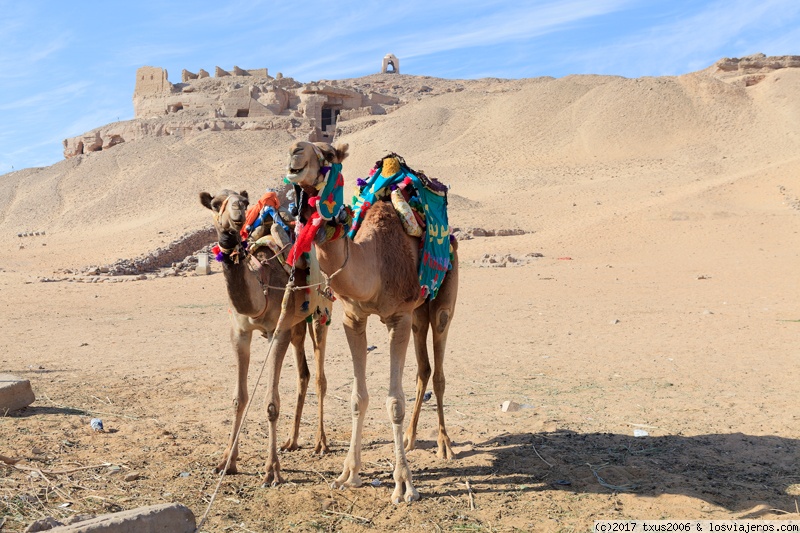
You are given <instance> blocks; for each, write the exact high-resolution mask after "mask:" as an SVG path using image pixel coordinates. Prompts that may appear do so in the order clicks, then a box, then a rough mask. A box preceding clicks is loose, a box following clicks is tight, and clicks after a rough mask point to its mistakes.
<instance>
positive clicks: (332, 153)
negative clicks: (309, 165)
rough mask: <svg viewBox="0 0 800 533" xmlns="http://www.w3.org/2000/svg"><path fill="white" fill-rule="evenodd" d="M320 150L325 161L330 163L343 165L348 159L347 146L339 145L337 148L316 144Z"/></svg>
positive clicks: (326, 144)
mask: <svg viewBox="0 0 800 533" xmlns="http://www.w3.org/2000/svg"><path fill="white" fill-rule="evenodd" d="M314 144H315V145H316V146H317V148H319V149H320V151H321V152H322V155H323V156H324V157H325V161H328V162H329V163H341V162H342V161H344V158H345V157H347V148H348V145H347V144H337V145H336V147H333V146H331V145H330V144H328V143H314Z"/></svg>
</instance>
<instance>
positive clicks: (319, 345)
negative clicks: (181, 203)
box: [200, 189, 329, 484]
mask: <svg viewBox="0 0 800 533" xmlns="http://www.w3.org/2000/svg"><path fill="white" fill-rule="evenodd" d="M200 202H201V203H202V204H203V205H204V206H205V207H207V208H208V209H210V210H211V211H212V213H213V215H214V227H215V228H216V230H217V238H218V240H219V247H220V255H219V259H221V260H222V272H223V275H224V277H225V285H226V287H227V291H228V299H229V300H230V304H231V307H232V309H231V333H230V335H231V344H232V345H233V349H234V352H235V355H236V366H237V381H236V389H235V393H234V398H233V404H234V411H235V413H234V420H233V426H232V428H231V435H230V438H229V441H228V446H227V448H226V449H225V452H224V453H223V456H222V460H221V461H220V462H219V464H218V465H217V467H216V471H217V472H220V471H222V470H223V469H226V465H227V470H226V472H227V473H229V474H235V473H236V472H237V470H238V469H237V465H236V461H237V459H238V456H239V446H238V441H236V442H235V439H236V435H237V433H238V431H239V427H240V426H241V423H242V417H243V414H244V410H245V406H246V405H247V401H248V396H249V395H248V391H247V374H248V368H249V366H250V343H251V340H252V338H253V333H261V334H262V335H264V336H265V337H267V338H272V336H273V334H274V335H275V339H274V340H273V342H272V343H271V344H270V346H271V349H270V352H269V354H268V355H267V358H268V361H267V371H268V377H267V396H268V398H269V399H270V404H269V408H268V413H267V415H268V419H269V451H268V453H267V463H266V474H265V476H264V480H263V481H264V483H273V484H276V483H281V482H282V481H283V479H282V477H281V474H280V463H279V461H278V450H277V440H276V439H277V430H276V426H277V420H278V414H279V409H280V397H279V395H278V380H279V378H280V371H281V366H282V364H283V358H284V356H285V355H286V350H287V349H288V346H289V344H290V343H291V345H292V346H293V348H294V354H295V359H296V361H297V372H298V375H297V406H296V408H295V416H294V428H293V431H292V436H291V437H290V438H289V439H288V440H287V441H286V443H285V444H284V445H283V446H282V447H281V448H282V449H284V450H294V449H296V448H297V447H298V445H297V440H298V435H299V431H300V417H301V415H302V412H303V404H304V402H305V396H306V391H307V389H308V382H309V377H310V373H309V370H308V364H307V362H306V354H305V349H304V346H303V344H304V341H305V335H306V318H307V317H308V316H309V315H310V314H311V312H312V311H313V309H310V310H309V309H305V308H304V305H303V304H304V301H305V300H304V298H303V297H301V295H300V293H298V292H292V293H291V295H290V296H289V299H288V300H287V301H286V304H287V313H286V315H287V316H286V318H285V319H284V322H283V324H282V327H281V329H280V330H278V331H276V327H277V326H278V319H279V317H280V315H281V306H282V301H283V297H284V287H285V286H286V284H287V283H288V281H289V275H288V273H287V272H286V271H285V269H284V268H283V266H282V265H281V264H280V263H279V261H278V254H273V253H272V252H271V251H270V252H267V253H266V254H263V255H262V254H260V253H259V254H258V255H259V256H261V260H259V259H257V258H256V256H255V255H250V254H248V253H247V252H246V250H245V249H244V246H243V244H242V238H241V234H240V232H241V229H242V227H243V226H244V225H245V220H246V211H247V208H248V204H249V199H248V195H247V192H246V191H242V192H239V193H237V192H234V191H231V190H227V189H226V190H223V191H222V192H220V193H219V194H217V195H216V196H213V197H212V196H211V194H209V193H207V192H201V193H200ZM298 281H303V282H304V281H305V280H298ZM303 282H301V283H298V285H304V284H305V283H303ZM308 329H309V331H310V333H311V340H312V344H313V349H314V362H315V363H316V385H317V398H318V401H319V404H318V416H319V420H318V422H317V433H316V437H315V446H314V451H315V453H327V452H328V451H329V449H328V443H327V438H326V436H325V427H324V424H323V410H324V409H323V403H324V399H325V392H326V389H327V380H326V378H325V370H324V363H325V341H326V335H327V325H325V324H323V323H322V321H320V320H313V321H312V324H311V325H309V326H308ZM273 332H274V333H273Z"/></svg>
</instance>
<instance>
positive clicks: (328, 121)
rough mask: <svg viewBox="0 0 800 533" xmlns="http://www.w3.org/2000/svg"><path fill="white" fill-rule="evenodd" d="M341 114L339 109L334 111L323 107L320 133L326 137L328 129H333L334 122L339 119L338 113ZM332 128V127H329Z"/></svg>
mask: <svg viewBox="0 0 800 533" xmlns="http://www.w3.org/2000/svg"><path fill="white" fill-rule="evenodd" d="M340 112H341V110H340V109H334V108H332V107H323V108H322V133H323V134H325V135H327V134H328V129H331V130H333V129H335V127H336V121H337V120H338V118H339V113H340ZM331 126H333V127H331Z"/></svg>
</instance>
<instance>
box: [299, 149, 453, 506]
mask: <svg viewBox="0 0 800 533" xmlns="http://www.w3.org/2000/svg"><path fill="white" fill-rule="evenodd" d="M347 149H348V146H347V145H341V146H336V147H335V148H334V147H332V146H331V145H329V144H327V143H309V142H304V141H299V142H296V143H295V144H294V145H292V147H291V149H290V152H289V166H288V169H287V170H288V174H287V178H288V179H289V180H290V181H292V182H293V183H295V184H297V185H299V186H300V187H301V188H302V189H303V190H304V191H305V193H306V194H307V195H309V196H311V197H313V196H315V195H316V194H319V193H318V192H317V191H318V189H319V187H320V186H321V183H320V182H321V176H323V175H324V173H325V172H324V170H323V168H324V166H325V165H332V164H337V163H338V164H341V162H342V161H343V160H344V159H345V158H346V157H347ZM322 200H324V198H322V199H321V200H320V201H322ZM323 203H324V202H323ZM336 223H337V222H336V219H333V220H331V221H329V222H327V224H328V225H331V224H336ZM443 237H444V235H443ZM423 238H425V237H424V236H423ZM456 250H457V243H456V242H455V241H453V243H452V269H451V270H450V271H449V272H447V274H446V276H445V278H444V282H443V284H442V285H441V287H440V289H439V292H438V295H437V296H436V298H434V299H429V298H426V297H425V296H426V295H421V291H420V281H419V276H418V273H417V268H418V261H419V256H420V238H415V237H411V236H409V235H408V234H407V233H406V231H405V229H404V227H403V225H402V224H401V221H400V219H399V217H398V215H397V213H396V211H395V209H394V208H393V207H392V204H391V203H389V202H385V201H376V202H375V203H374V204H373V205H372V206H371V207H369V208H368V211H367V212H366V216H365V218H364V220H363V222H362V223H361V226H360V228H359V229H358V232H357V234H356V236H355V238H354V239H352V240H351V239H350V238H348V237H343V238H339V239H336V240H329V241H327V242H323V243H320V242H317V245H316V254H317V258H318V260H319V264H320V268H321V269H322V271H323V273H325V274H326V275H328V276H330V279H329V282H330V285H331V288H332V289H333V291H334V293H335V294H336V296H337V297H338V298H339V300H341V302H342V304H343V306H344V330H345V334H346V336H347V342H348V344H349V346H350V351H351V355H352V360H353V376H354V382H353V390H352V396H351V411H352V436H351V440H350V448H349V451H348V454H347V457H346V459H345V461H344V468H343V471H342V474H341V475H340V476H339V477H338V478H337V479H336V480H335V481H334V482H333V484H332V485H333V486H334V487H336V488H344V487H358V486H360V485H361V484H362V481H361V478H360V477H359V471H360V470H361V434H362V428H363V424H364V416H365V413H366V410H367V406H368V404H369V393H368V391H367V385H366V363H367V338H366V326H367V318H368V317H369V315H373V314H374V315H378V316H379V317H380V319H381V321H382V322H383V323H384V324H386V327H387V329H388V333H389V345H390V349H389V351H390V378H389V381H390V382H389V395H388V398H387V401H386V408H387V410H388V412H389V417H390V419H391V422H392V433H393V438H394V447H395V456H396V461H395V468H394V480H395V488H394V491H393V493H392V501H393V502H394V503H400V502H402V501H406V502H411V501H414V500H418V499H419V493H418V492H417V490H416V489H415V488H414V485H413V483H412V479H411V470H410V468H409V466H408V462H407V460H406V454H405V452H406V451H407V450H411V449H413V448H414V446H415V442H416V428H417V422H418V420H419V414H420V408H421V406H422V401H423V395H424V394H425V389H426V387H427V384H428V379H429V378H430V375H431V366H430V362H429V357H428V350H427V347H426V340H427V335H428V330H429V328H430V329H431V330H432V336H433V351H434V370H433V388H434V392H435V394H436V407H437V411H438V416H439V436H438V451H437V455H438V456H439V457H440V458H444V459H451V458H452V457H453V449H452V444H451V442H450V438H449V437H448V435H447V431H446V429H445V423H444V408H443V397H444V391H445V376H444V366H443V364H444V353H445V344H446V341H447V333H448V330H449V327H450V322H451V319H452V316H453V312H454V310H455V303H456V296H457V291H458V255H457V251H456ZM412 330H413V332H414V346H415V349H416V357H417V383H416V401H415V403H414V410H413V414H412V417H411V421H410V423H409V426H408V429H407V430H406V431H405V434H403V427H402V425H403V421H404V417H405V396H404V393H403V387H402V377H403V366H404V364H405V356H406V351H407V348H408V342H409V337H410V335H411V332H412Z"/></svg>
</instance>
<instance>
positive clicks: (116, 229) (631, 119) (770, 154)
mask: <svg viewBox="0 0 800 533" xmlns="http://www.w3.org/2000/svg"><path fill="white" fill-rule="evenodd" d="M720 73H722V74H726V73H725V72H722V71H721V70H720V69H719V68H717V69H713V68H710V69H708V70H706V71H702V72H697V73H691V74H687V75H684V76H679V77H646V78H638V79H625V78H621V77H615V76H567V77H564V78H561V79H552V78H537V79H526V80H499V79H485V80H437V79H435V78H428V77H425V78H420V77H415V76H407V75H403V76H397V77H395V78H391V77H390V79H394V80H397V81H396V82H395V85H394V90H395V92H396V93H398V94H400V95H407V94H408V93H409V92H412V93H413V91H414V90H423V91H427V92H428V93H430V94H431V95H428V96H427V97H425V98H422V97H420V98H418V99H413V98H411V99H409V98H406V99H407V100H408V103H407V104H406V105H404V106H402V107H400V108H399V109H398V110H397V111H395V112H393V113H390V114H388V115H385V116H367V117H362V118H357V119H354V120H349V121H344V122H342V123H341V125H340V129H341V133H340V134H339V136H338V139H337V140H338V141H340V142H347V143H349V144H350V146H351V157H350V159H349V160H348V161H347V162H346V164H345V169H344V170H345V177H346V178H347V179H349V180H353V181H354V180H355V178H357V177H361V176H363V175H364V174H365V173H366V171H367V170H368V169H369V168H370V167H371V166H372V164H373V162H374V161H375V160H376V159H377V158H379V157H380V156H381V155H383V154H384V153H386V152H388V151H395V152H397V153H400V154H402V155H404V156H405V157H406V159H407V161H408V162H409V164H411V165H412V166H413V167H416V168H418V169H422V170H425V171H426V172H427V173H428V174H429V175H432V176H436V177H438V178H439V179H441V180H442V181H444V182H446V183H449V184H450V185H451V186H452V202H451V203H452V207H453V212H452V215H451V218H452V222H453V224H454V225H455V226H459V227H464V228H469V227H491V228H515V229H522V230H525V231H527V232H538V233H540V234H542V235H548V234H547V233H546V232H548V231H555V232H561V233H563V232H565V231H567V232H568V231H570V230H575V231H577V232H578V234H581V232H583V231H585V230H586V229H588V228H589V227H594V226H597V225H598V224H600V225H601V226H600V227H602V224H603V223H609V224H614V223H615V221H619V220H620V219H621V217H625V216H626V215H629V214H634V213H638V212H651V211H652V212H654V213H655V211H653V210H658V209H665V210H667V211H669V210H671V209H673V208H672V207H668V206H669V205H671V204H675V203H679V204H680V203H683V204H688V203H691V202H697V201H699V199H700V198H701V197H703V195H708V194H710V191H711V190H712V189H715V188H718V187H723V188H724V192H720V191H718V192H717V193H716V195H717V196H719V195H721V194H724V195H726V205H725V206H722V207H720V208H719V209H720V210H721V211H726V212H728V211H731V212H747V211H749V210H754V209H755V210H760V209H774V210H775V211H776V212H782V213H784V214H785V213H786V210H785V209H784V207H785V206H783V205H782V204H783V202H784V201H785V200H786V198H789V199H790V200H791V198H793V197H796V195H798V194H800V190H797V189H798V186H797V181H796V178H794V176H796V175H797V169H798V166H799V165H800V160H798V154H800V150H799V148H800V98H799V97H798V96H800V94H798V93H800V69H798V68H791V67H790V68H780V69H773V70H768V71H767V72H766V73H763V74H760V75H759V79H758V82H757V83H755V84H754V85H750V86H748V85H747V84H746V83H736V82H732V81H731V80H730V79H725V77H724V76H721V75H719V74H720ZM385 77H386V75H383V78H385ZM376 78H379V77H376V76H371V77H366V78H360V79H356V80H344V81H343V82H340V83H343V84H346V85H350V86H358V85H359V84H362V85H363V84H368V83H372V84H373V85H374V84H375V82H376ZM734 81H741V79H740V78H735V79H734ZM380 83H382V82H380ZM420 87H422V89H419V88H420ZM293 140H294V139H293V138H292V137H291V136H290V135H289V134H288V133H286V132H279V131H232V132H208V133H205V134H201V135H198V136H195V137H191V138H187V139H180V138H176V137H157V138H145V139H140V140H137V141H134V142H128V143H124V144H121V145H118V146H115V147H113V148H112V149H109V150H106V151H103V152H96V153H91V154H86V155H82V156H79V157H76V158H73V159H69V160H65V161H62V162H60V163H57V164H55V165H53V166H51V167H48V168H35V169H27V170H22V171H19V172H15V173H11V174H7V175H5V176H2V177H0V180H2V181H1V182H0V183H2V187H1V188H0V215H1V216H2V228H3V233H4V234H5V236H6V238H16V235H17V234H18V233H20V232H26V231H42V230H44V231H47V235H48V238H47V246H48V248H47V253H46V254H43V253H42V252H43V250H38V249H35V247H28V252H29V253H28V257H30V258H31V259H35V258H37V257H38V256H40V255H45V256H46V255H52V254H59V255H61V260H62V261H65V262H67V263H68V265H63V266H80V263H83V264H89V263H103V262H110V261H114V260H116V259H118V258H121V257H132V256H136V255H139V254H142V253H144V252H147V251H148V250H151V249H153V248H155V247H158V246H161V245H163V244H165V243H167V242H170V241H171V240H173V239H175V238H178V237H180V236H181V235H183V234H185V233H186V232H189V231H193V230H195V229H198V228H201V227H205V226H207V225H208V223H209V220H208V213H207V212H206V210H205V209H203V208H202V207H201V206H200V205H199V204H198V202H197V200H196V198H197V193H198V192H199V191H201V190H209V191H216V190H217V189H219V188H221V187H223V186H225V187H233V188H237V189H248V190H249V191H250V192H251V193H253V195H257V194H258V193H259V192H260V191H262V190H263V189H264V188H266V187H276V186H280V184H281V176H282V174H283V169H284V166H285V154H286V150H287V148H288V147H289V145H290V144H291V143H292V141H293ZM757 184H760V185H757ZM757 186H758V187H761V188H760V189H759V194H758V195H753V194H752V193H753V189H754V188H755V187H757ZM779 186H780V187H783V189H781V190H780V191H779V189H778V187H779ZM675 209H677V208H675ZM653 216H657V215H655V214H653ZM596 231H597V232H598V234H603V233H604V232H603V230H596ZM568 235H569V233H564V234H563V236H564V237H566V236H568ZM101 243H102V245H101ZM31 248H34V249H31ZM75 249H80V250H81V253H80V254H78V256H77V257H75V258H74V259H73V258H71V255H70V254H66V251H68V250H75ZM62 252H64V253H62Z"/></svg>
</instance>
